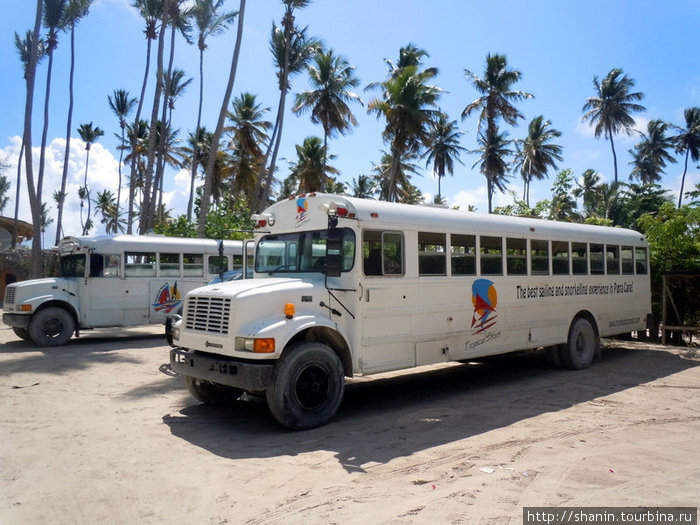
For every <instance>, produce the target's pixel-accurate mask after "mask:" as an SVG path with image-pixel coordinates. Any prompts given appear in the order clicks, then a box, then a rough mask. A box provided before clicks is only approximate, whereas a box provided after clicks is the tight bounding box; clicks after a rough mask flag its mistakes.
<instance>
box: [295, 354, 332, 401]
mask: <svg viewBox="0 0 700 525" xmlns="http://www.w3.org/2000/svg"><path fill="white" fill-rule="evenodd" d="M330 384H331V379H330V375H329V374H328V371H327V370H326V369H325V368H324V367H322V366H319V365H318V364H309V365H306V366H305V367H304V368H302V369H301V370H300V371H299V373H298V374H297V378H296V381H295V382H294V395H295V397H296V398H297V401H298V402H299V404H300V405H301V407H302V408H304V409H305V410H314V409H316V408H319V407H321V406H322V405H323V404H324V403H325V402H326V400H327V399H328V391H329V389H330Z"/></svg>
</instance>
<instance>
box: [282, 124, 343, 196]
mask: <svg viewBox="0 0 700 525" xmlns="http://www.w3.org/2000/svg"><path fill="white" fill-rule="evenodd" d="M296 150H297V162H296V163H295V164H294V166H293V167H292V170H291V173H292V175H293V176H294V178H295V179H296V180H297V181H298V182H299V188H298V189H297V191H298V192H299V193H310V192H314V191H327V190H328V188H329V186H330V185H331V181H332V180H331V178H330V177H328V175H327V173H338V170H336V169H335V168H334V167H332V166H328V165H326V163H325V159H326V148H325V147H324V145H323V142H322V141H321V139H320V138H319V137H307V138H305V139H304V143H303V144H302V145H297V146H296Z"/></svg>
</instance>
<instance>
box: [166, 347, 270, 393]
mask: <svg viewBox="0 0 700 525" xmlns="http://www.w3.org/2000/svg"><path fill="white" fill-rule="evenodd" d="M170 368H171V369H172V371H173V372H176V373H178V374H180V375H183V376H188V377H196V378H198V379H204V380H206V381H211V382H212V383H219V384H221V385H227V386H232V387H235V388H240V389H242V390H247V391H252V390H266V389H267V387H268V386H269V385H270V384H271V382H272V376H273V371H274V364H273V363H271V362H270V363H252V362H250V361H243V360H241V359H233V358H230V357H225V356H216V357H214V356H211V355H203V354H199V353H196V352H193V351H190V350H185V349H184V348H173V349H172V350H170Z"/></svg>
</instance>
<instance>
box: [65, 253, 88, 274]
mask: <svg viewBox="0 0 700 525" xmlns="http://www.w3.org/2000/svg"><path fill="white" fill-rule="evenodd" d="M59 275H60V276H61V277H85V254H84V253H75V254H72V255H62V256H61V269H60V273H59Z"/></svg>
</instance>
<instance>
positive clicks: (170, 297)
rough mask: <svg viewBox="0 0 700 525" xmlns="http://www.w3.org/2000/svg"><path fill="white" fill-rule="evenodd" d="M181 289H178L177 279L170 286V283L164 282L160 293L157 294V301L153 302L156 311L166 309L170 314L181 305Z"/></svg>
mask: <svg viewBox="0 0 700 525" xmlns="http://www.w3.org/2000/svg"><path fill="white" fill-rule="evenodd" d="M181 302H182V301H181V300H180V291H179V290H178V289H177V281H175V283H174V284H173V285H172V286H170V285H169V284H168V283H163V286H161V287H160V290H159V291H158V294H157V295H156V299H155V302H154V303H153V308H154V309H155V311H156V312H160V311H161V310H164V311H165V313H166V314H169V313H170V312H171V311H173V310H174V309H175V308H177V307H178V306H180V303H181Z"/></svg>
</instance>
